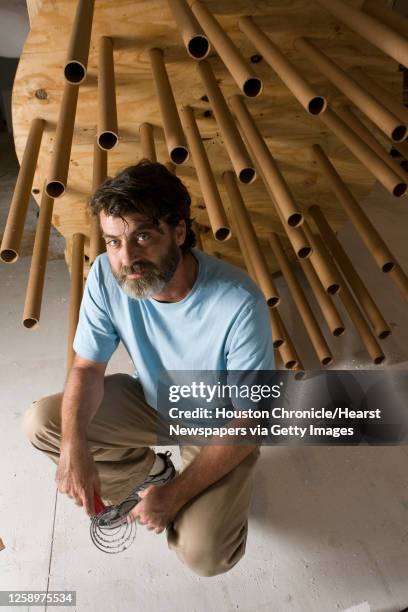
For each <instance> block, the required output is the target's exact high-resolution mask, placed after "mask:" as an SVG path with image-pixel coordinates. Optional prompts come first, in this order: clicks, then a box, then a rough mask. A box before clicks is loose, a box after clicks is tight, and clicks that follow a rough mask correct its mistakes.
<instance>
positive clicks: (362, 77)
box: [350, 66, 408, 148]
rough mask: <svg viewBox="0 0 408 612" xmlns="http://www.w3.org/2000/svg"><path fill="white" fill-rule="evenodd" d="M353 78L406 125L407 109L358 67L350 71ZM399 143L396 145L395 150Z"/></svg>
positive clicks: (407, 120) (407, 119)
mask: <svg viewBox="0 0 408 612" xmlns="http://www.w3.org/2000/svg"><path fill="white" fill-rule="evenodd" d="M350 72H351V74H352V75H353V77H354V78H355V79H356V80H357V81H358V82H359V83H361V85H362V86H363V87H364V88H365V89H366V90H367V91H369V92H370V94H371V95H372V96H374V97H375V98H377V100H379V101H380V102H382V104H384V106H386V107H387V108H389V109H390V111H391V112H392V113H394V115H396V116H397V117H399V118H400V120H401V121H402V122H403V123H405V124H407V123H408V108H407V107H406V106H404V105H403V104H402V102H399V101H398V100H396V99H395V98H394V97H393V96H391V95H390V94H389V93H388V91H387V90H386V89H384V88H383V87H381V85H379V84H378V83H377V82H376V81H374V80H373V79H372V78H371V77H369V76H368V74H366V73H365V72H364V71H363V70H362V69H361V68H360V67H359V66H355V67H354V68H351V70H350ZM400 144H401V143H398V145H396V146H397V148H398V147H399V146H400Z"/></svg>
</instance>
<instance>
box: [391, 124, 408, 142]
mask: <svg viewBox="0 0 408 612" xmlns="http://www.w3.org/2000/svg"><path fill="white" fill-rule="evenodd" d="M406 137H407V128H406V127H405V125H397V127H396V128H394V129H393V130H392V133H391V138H392V140H393V141H394V142H401V141H402V140H405V138H406Z"/></svg>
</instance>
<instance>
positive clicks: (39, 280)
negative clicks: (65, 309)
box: [23, 189, 54, 329]
mask: <svg viewBox="0 0 408 612" xmlns="http://www.w3.org/2000/svg"><path fill="white" fill-rule="evenodd" d="M53 206H54V200H53V199H52V198H50V197H49V196H48V195H47V193H46V192H45V189H44V191H43V193H42V198H41V206H40V214H39V217H38V223H37V228H36V230H35V239H34V247H33V256H32V259H31V267H30V273H29V276H28V284H27V291H26V297H25V304H24V312H23V325H24V327H26V328H27V329H34V328H35V327H37V326H38V323H39V322H40V312H41V302H42V295H43V289H44V279H45V271H46V269H47V255H48V244H49V240H50V230H51V220H52V210H53Z"/></svg>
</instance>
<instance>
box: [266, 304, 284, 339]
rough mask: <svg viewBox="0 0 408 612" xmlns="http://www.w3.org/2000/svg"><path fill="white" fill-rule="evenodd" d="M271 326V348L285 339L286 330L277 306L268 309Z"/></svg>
mask: <svg viewBox="0 0 408 612" xmlns="http://www.w3.org/2000/svg"><path fill="white" fill-rule="evenodd" d="M269 317H270V319H271V326H272V342H273V348H279V347H280V346H282V344H284V343H285V341H286V336H287V332H286V329H285V326H284V324H283V321H282V319H281V316H280V314H279V312H278V309H277V308H270V309H269Z"/></svg>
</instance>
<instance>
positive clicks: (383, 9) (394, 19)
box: [362, 0, 408, 38]
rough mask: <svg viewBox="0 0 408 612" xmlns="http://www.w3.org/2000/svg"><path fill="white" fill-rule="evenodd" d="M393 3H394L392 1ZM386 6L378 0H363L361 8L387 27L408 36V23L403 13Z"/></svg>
mask: <svg viewBox="0 0 408 612" xmlns="http://www.w3.org/2000/svg"><path fill="white" fill-rule="evenodd" d="M394 4H395V3H394ZM390 7H391V5H390V3H388V6H387V5H385V4H382V3H381V2H379V1H378V0H365V2H364V4H363V6H362V9H363V11H364V12H365V13H367V15H371V17H374V18H375V19H378V21H380V22H381V23H384V24H385V25H387V26H388V27H390V28H392V29H393V30H395V31H396V32H398V33H399V34H401V36H404V37H405V38H407V37H408V23H407V18H406V16H405V15H402V14H401V13H400V12H398V11H394V10H393V9H392V8H390Z"/></svg>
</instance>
